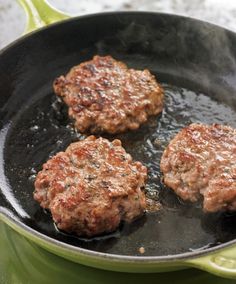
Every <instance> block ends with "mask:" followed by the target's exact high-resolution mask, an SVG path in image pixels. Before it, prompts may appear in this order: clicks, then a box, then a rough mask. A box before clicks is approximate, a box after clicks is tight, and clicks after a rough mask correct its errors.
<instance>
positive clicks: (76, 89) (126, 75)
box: [53, 56, 163, 134]
mask: <svg viewBox="0 0 236 284" xmlns="http://www.w3.org/2000/svg"><path fill="white" fill-rule="evenodd" d="M53 86H54V91H55V93H56V95H57V96H59V97H60V98H62V99H63V101H64V102H65V103H66V105H67V106H68V108H69V110H68V112H69V116H70V117H71V118H72V119H73V120H74V124H75V128H76V129H78V130H79V131H80V132H90V133H98V132H107V133H112V134H114V133H119V132H123V131H125V130H129V129H130V130H131V129H137V128H138V127H139V126H140V124H142V123H144V122H146V121H147V118H148V116H150V115H156V114H158V113H160V112H161V111H162V108H163V90H162V88H161V87H160V85H159V84H158V83H157V82H156V79H155V77H154V76H153V75H152V74H151V73H150V72H149V71H148V70H147V69H145V70H143V71H139V70H134V69H128V68H127V66H126V65H125V64H124V63H122V62H120V61H116V60H115V59H113V58H112V57H111V56H105V57H101V56H94V58H93V59H92V60H90V61H87V62H84V63H81V64H80V65H78V66H75V67H73V68H72V69H71V70H70V72H69V73H68V74H67V75H66V76H65V77H64V76H60V77H59V78H57V79H56V80H55V81H54V85H53Z"/></svg>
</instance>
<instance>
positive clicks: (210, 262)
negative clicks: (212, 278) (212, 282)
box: [185, 245, 236, 279]
mask: <svg viewBox="0 0 236 284" xmlns="http://www.w3.org/2000/svg"><path fill="white" fill-rule="evenodd" d="M185 264H187V265H189V266H191V267H196V268H199V269H201V270H205V271H207V272H210V273H213V274H216V275H218V276H221V277H225V278H232V279H236V245H232V246H230V247H227V248H225V249H222V250H220V251H218V252H217V253H213V254H209V255H206V256H202V257H199V258H196V259H191V260H187V261H186V262H185Z"/></svg>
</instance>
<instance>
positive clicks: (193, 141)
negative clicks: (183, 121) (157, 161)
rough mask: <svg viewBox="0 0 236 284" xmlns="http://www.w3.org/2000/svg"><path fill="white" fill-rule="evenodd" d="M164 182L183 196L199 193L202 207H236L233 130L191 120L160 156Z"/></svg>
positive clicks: (195, 197) (196, 196) (235, 135)
mask: <svg viewBox="0 0 236 284" xmlns="http://www.w3.org/2000/svg"><path fill="white" fill-rule="evenodd" d="M161 171H162V172H163V174H164V183H165V184H166V185H167V186H168V187H170V188H172V189H173V190H174V191H175V192H176V194H177V195H179V196H180V197H181V198H182V199H184V200H190V201H193V202H194V201H197V200H198V199H199V198H200V196H201V195H202V196H203V198H204V200H203V208H204V210H205V211H209V212H216V211H220V210H223V211H224V210H236V130H235V129H233V128H231V127H229V126H224V125H218V124H213V125H203V124H191V125H189V126H187V127H185V128H184V129H182V130H181V131H180V132H179V133H178V134H177V135H176V136H175V137H174V139H173V140H172V141H171V142H170V143H169V145H168V147H167V148H166V150H165V151H164V153H163V156H162V159H161Z"/></svg>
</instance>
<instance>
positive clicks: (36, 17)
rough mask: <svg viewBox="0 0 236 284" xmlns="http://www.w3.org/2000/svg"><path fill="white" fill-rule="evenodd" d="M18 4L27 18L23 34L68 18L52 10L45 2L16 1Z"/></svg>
mask: <svg viewBox="0 0 236 284" xmlns="http://www.w3.org/2000/svg"><path fill="white" fill-rule="evenodd" d="M18 2H19V3H20V4H21V6H22V7H23V8H24V10H25V13H26V15H27V18H28V19H27V23H26V28H25V32H24V33H29V32H32V31H34V30H36V29H39V28H42V27H44V26H47V25H49V24H52V23H55V22H59V21H61V20H65V19H68V18H70V16H69V15H67V14H65V13H62V12H60V11H58V10H57V9H55V8H53V7H52V6H51V5H50V4H49V3H48V2H47V0H18Z"/></svg>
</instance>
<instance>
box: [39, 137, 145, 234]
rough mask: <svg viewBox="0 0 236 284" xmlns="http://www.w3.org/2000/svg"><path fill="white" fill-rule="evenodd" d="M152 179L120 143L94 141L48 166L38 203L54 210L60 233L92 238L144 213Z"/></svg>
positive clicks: (78, 145)
mask: <svg viewBox="0 0 236 284" xmlns="http://www.w3.org/2000/svg"><path fill="white" fill-rule="evenodd" d="M146 178H147V169H146V167H145V166H143V165H142V164H141V163H140V162H133V160H132V157H131V156H130V155H129V154H127V153H126V152H125V150H124V148H123V147H122V146H121V142H120V140H117V139H116V140H114V141H112V142H110V141H108V140H107V139H104V138H98V139H96V138H95V137H94V136H89V137H88V138H86V139H85V140H82V141H79V142H76V143H72V144H71V145H70V146H69V147H68V148H67V149H66V151H65V152H60V153H58V154H57V155H55V156H54V157H52V158H51V159H50V160H48V161H47V162H46V163H45V164H44V165H43V169H42V171H40V172H39V173H38V175H37V177H36V181H35V191H34V199H35V200H37V201H38V202H39V203H40V205H41V206H42V207H43V208H47V209H49V210H51V213H52V217H53V220H54V222H55V223H56V225H57V226H58V228H59V229H61V230H64V231H66V232H73V233H76V234H77V235H79V236H81V235H83V236H89V237H90V236H94V235H98V234H101V233H105V232H111V231H114V230H115V229H116V228H117V227H118V226H119V224H120V222H121V220H124V221H127V222H131V221H133V220H134V219H135V218H137V217H139V216H141V215H142V214H143V213H144V211H145V209H146V201H145V194H144V193H143V191H142V189H143V188H144V186H145V181H146Z"/></svg>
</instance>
